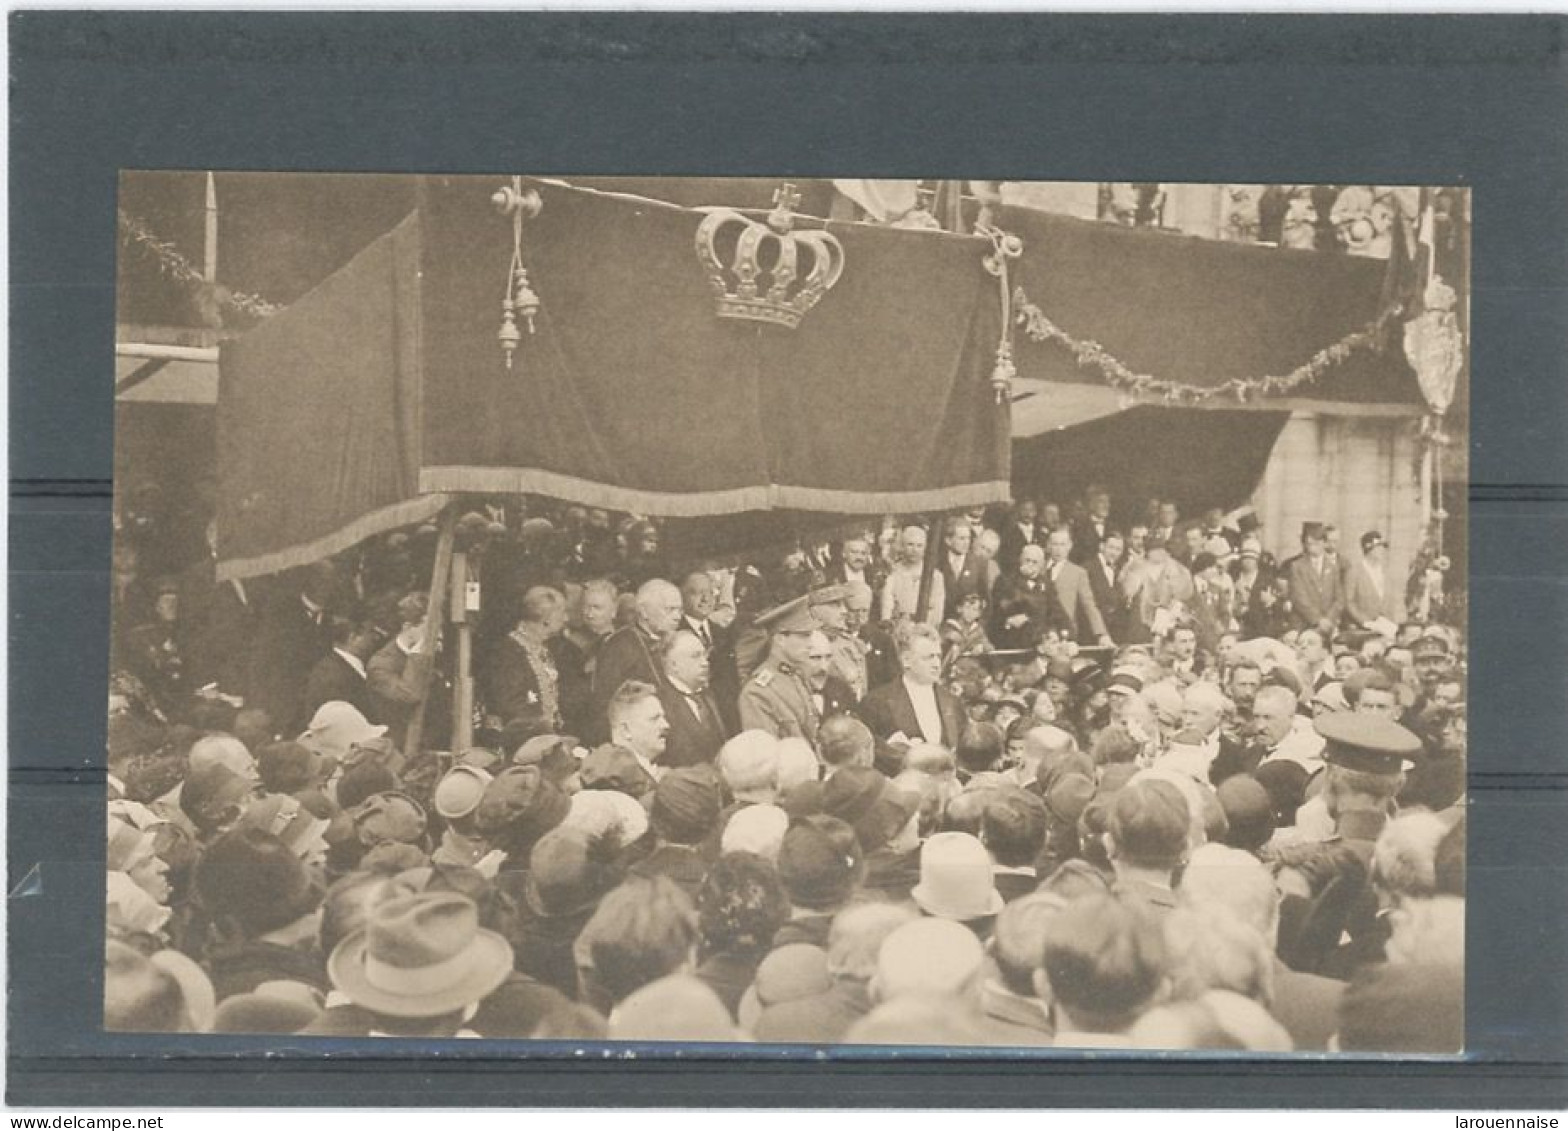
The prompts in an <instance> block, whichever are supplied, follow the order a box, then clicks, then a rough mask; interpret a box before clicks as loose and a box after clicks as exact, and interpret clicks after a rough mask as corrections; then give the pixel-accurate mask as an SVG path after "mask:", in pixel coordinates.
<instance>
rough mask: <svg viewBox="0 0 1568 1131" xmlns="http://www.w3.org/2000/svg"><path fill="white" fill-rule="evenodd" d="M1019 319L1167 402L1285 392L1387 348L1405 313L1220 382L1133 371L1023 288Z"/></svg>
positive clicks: (1114, 380)
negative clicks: (1277, 366) (1269, 372)
mask: <svg viewBox="0 0 1568 1131" xmlns="http://www.w3.org/2000/svg"><path fill="white" fill-rule="evenodd" d="M1013 306H1014V308H1015V310H1016V311H1017V313H1016V315H1015V317H1016V318H1017V320H1018V324H1019V325H1020V326H1021V327H1023V330H1024V333H1026V334H1028V335H1029V337H1030V339H1031V340H1032V341H1036V342H1053V343H1055V344H1057V345H1059V346H1062V347H1064V348H1065V349H1067V350H1068V351H1069V352H1070V353H1071V354H1072V355H1073V357H1074V359H1075V360H1076V361H1077V362H1078V364H1079V365H1081V366H1083V367H1084V368H1086V369H1096V370H1099V372H1100V373H1101V374H1103V375H1104V376H1105V379H1106V380H1107V381H1108V382H1109V383H1110V384H1112V385H1114V386H1115V387H1116V388H1117V389H1120V390H1122V391H1123V392H1125V393H1128V394H1129V395H1132V396H1136V397H1139V398H1141V399H1161V400H1164V401H1165V402H1166V403H1169V404H1190V405H1195V404H1203V403H1205V402H1208V401H1213V400H1216V399H1218V398H1220V397H1226V396H1229V397H1234V398H1235V399H1236V400H1237V401H1247V400H1250V399H1255V398H1259V397H1274V396H1283V395H1284V394H1286V393H1289V392H1292V391H1293V390H1295V389H1296V388H1298V387H1299V386H1301V385H1305V384H1309V383H1310V382H1312V381H1315V380H1317V379H1318V378H1319V377H1321V376H1322V375H1323V374H1325V373H1327V372H1328V371H1329V370H1331V369H1333V368H1335V367H1336V366H1338V365H1341V364H1343V363H1344V361H1345V360H1346V359H1347V358H1349V357H1351V356H1352V355H1353V354H1355V353H1358V352H1361V351H1377V350H1380V349H1382V348H1384V345H1385V343H1386V341H1387V332H1388V327H1389V325H1390V324H1391V323H1393V322H1394V321H1395V320H1396V319H1397V318H1398V317H1399V316H1400V314H1401V313H1402V309H1403V308H1402V307H1400V306H1399V305H1397V304H1396V305H1394V306H1390V307H1388V308H1387V309H1385V310H1384V311H1383V313H1382V314H1380V315H1378V316H1377V317H1376V318H1375V319H1373V320H1372V321H1371V322H1369V323H1367V324H1366V325H1365V326H1364V327H1362V328H1361V329H1360V330H1356V331H1354V332H1352V333H1349V334H1346V335H1345V336H1344V337H1343V338H1341V339H1339V341H1337V342H1335V343H1334V344H1333V345H1330V346H1326V347H1324V348H1323V349H1321V350H1319V351H1318V352H1317V353H1315V354H1313V355H1312V357H1311V358H1310V359H1309V360H1308V361H1306V362H1305V363H1304V364H1302V365H1300V366H1298V367H1296V368H1295V369H1293V370H1291V371H1290V372H1289V373H1286V374H1283V375H1281V376H1277V377H1274V376H1267V377H1247V378H1242V377H1233V378H1231V379H1230V380H1228V381H1224V382H1222V383H1220V384H1218V385H1208V386H1199V385H1187V384H1183V383H1182V382H1180V381H1171V380H1167V379H1165V378H1162V377H1155V376H1152V375H1150V374H1147V373H1134V372H1133V371H1132V370H1131V369H1129V368H1127V366H1125V365H1123V364H1122V363H1121V362H1120V361H1118V360H1117V359H1116V358H1115V357H1113V356H1111V354H1109V353H1107V352H1106V350H1105V348H1104V347H1103V346H1101V345H1100V343H1099V342H1092V341H1083V340H1080V339H1078V338H1075V337H1073V336H1072V335H1071V334H1069V333H1068V332H1067V331H1066V330H1063V329H1062V328H1061V327H1060V326H1058V325H1057V324H1056V323H1055V322H1052V321H1051V320H1050V318H1048V317H1046V314H1045V312H1044V311H1042V310H1041V309H1040V308H1039V307H1038V306H1036V305H1035V304H1034V303H1032V302H1030V301H1029V296H1028V295H1026V294H1025V293H1024V290H1023V288H1022V287H1019V288H1017V289H1016V290H1014V292H1013Z"/></svg>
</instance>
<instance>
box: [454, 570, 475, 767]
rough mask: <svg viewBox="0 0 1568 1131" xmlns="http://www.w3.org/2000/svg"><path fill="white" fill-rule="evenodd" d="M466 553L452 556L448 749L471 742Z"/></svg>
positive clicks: (471, 681)
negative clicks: (453, 639) (453, 643)
mask: <svg viewBox="0 0 1568 1131" xmlns="http://www.w3.org/2000/svg"><path fill="white" fill-rule="evenodd" d="M468 581H469V560H468V555H467V554H465V553H462V552H461V551H460V552H458V553H454V554H453V555H452V584H451V594H452V597H451V601H452V630H453V632H455V633H456V634H457V650H456V651H457V667H456V671H455V672H454V673H453V678H452V749H453V751H454V752H461V751H463V750H467V749H468V748H469V747H470V746H472V745H473V744H474V670H473V624H472V623H471V622H470V621H469V619H468Z"/></svg>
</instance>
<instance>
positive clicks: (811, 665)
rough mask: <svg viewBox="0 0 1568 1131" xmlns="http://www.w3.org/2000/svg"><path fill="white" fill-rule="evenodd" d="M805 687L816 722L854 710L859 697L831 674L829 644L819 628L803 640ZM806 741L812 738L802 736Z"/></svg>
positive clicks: (831, 661)
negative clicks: (813, 709) (808, 693)
mask: <svg viewBox="0 0 1568 1131" xmlns="http://www.w3.org/2000/svg"><path fill="white" fill-rule="evenodd" d="M806 686H807V687H809V688H810V689H811V705H812V706H813V707H815V708H816V709H817V719H818V720H819V721H820V720H822V719H827V718H831V717H832V716H834V715H843V714H847V713H848V712H850V711H853V710H854V709H855V704H857V703H858V702H860V696H858V695H856V694H855V693H854V691H853V690H851V689H850V686H849V684H848V683H846V682H844V680H843V679H841V678H840V677H839V676H837V675H835V674H834V672H833V645H832V643H831V642H830V641H829V640H828V634H827V633H826V632H824V631H822V630H821V629H818V630H817V631H816V632H813V633H812V634H811V636H810V637H809V638H808V639H807V641H806ZM806 737H807V738H808V739H809V738H812V737H813V736H812V735H807V736H806Z"/></svg>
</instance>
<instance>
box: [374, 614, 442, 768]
mask: <svg viewBox="0 0 1568 1131" xmlns="http://www.w3.org/2000/svg"><path fill="white" fill-rule="evenodd" d="M428 606H429V601H428V599H427V598H426V597H425V595H424V594H423V593H410V594H409V595H408V596H406V597H404V598H403V599H402V600H401V601H399V602H398V603H397V612H398V619H399V621H400V622H401V627H400V628H399V630H398V633H397V635H396V636H394V637H393V638H392V639H391V640H388V641H387V642H386V643H385V644H383V645H382V646H381V648H380V649H379V650H378V651H377V652H376V653H375V655H373V656H371V657H370V663H369V664H367V665H366V681H367V682H368V683H369V685H370V697H371V706H372V707H373V708H374V711H373V712H372V711H367V712H365V717H366V718H367V719H369V720H370V721H371V722H373V723H385V724H386V727H387V733H388V734H389V735H391V736H392V741H394V742H395V743H397V744H398V745H399V746H402V745H403V736H404V734H405V733H406V732H407V730H408V723H409V720H410V719H411V718H413V715H414V709H415V708H416V707H417V706H418V705H419V701H420V699H421V697H422V695H423V694H425V689H426V688H427V687H428V688H429V689H430V690H429V694H431V695H432V696H436V697H438V698H439V699H440V700H442V701H445V699H446V690H445V688H444V687H438V686H437V684H438V683H439V682H440V681H438V680H437V679H436V677H435V675H434V673H433V672H431V671H430V669H431V667H432V665H433V664H434V663H435V657H434V656H432V655H431V654H430V653H428V652H422V651H420V647H421V645H422V644H423V642H424V639H425V620H426V616H427V613H428ZM439 706H440V704H439V703H436V702H432V703H431V705H430V706H429V707H427V708H426V709H425V726H426V727H427V730H426V734H427V735H428V736H429V737H431V738H432V739H434V737H435V735H434V734H432V733H431V732H430V730H429V729H428V728H430V727H431V726H432V725H439V723H440V721H441V720H442V719H443V718H445V717H447V716H448V715H449V714H450V712H448V711H443V710H440V709H439Z"/></svg>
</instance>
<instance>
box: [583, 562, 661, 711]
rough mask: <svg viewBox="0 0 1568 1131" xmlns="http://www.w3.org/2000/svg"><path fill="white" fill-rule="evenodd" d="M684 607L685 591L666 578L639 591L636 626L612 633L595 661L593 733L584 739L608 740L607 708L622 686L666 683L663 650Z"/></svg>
mask: <svg viewBox="0 0 1568 1131" xmlns="http://www.w3.org/2000/svg"><path fill="white" fill-rule="evenodd" d="M683 607H684V606H683V605H682V603H681V591H680V590H679V589H677V588H675V586H673V585H671V584H670V583H669V582H668V581H665V580H663V579H662V578H657V577H656V578H654V579H653V580H651V581H645V582H644V583H643V584H642V586H641V588H639V589H638V590H637V604H636V613H635V615H634V619H633V621H632V623H631V624H629V625H627V626H626V627H624V628H619V629H616V630H615V631H614V632H612V633H611V634H610V636H609V638H608V639H607V640H605V642H604V644H603V645H602V646H601V647H600V648H599V654H598V656H597V657H595V659H594V672H593V699H592V707H591V710H590V712H589V718H588V724H589V726H588V728H587V729H588V730H589V732H590V733H589V734H587V735H585V736H584V737H585V738H587V739H588V740H589V741H591V742H602V741H604V737H605V734H606V733H607V726H608V723H607V720H606V716H605V709H606V708H607V707H608V706H609V702H610V697H611V696H612V695H614V694H615V692H616V690H617V689H618V688H619V687H620V686H621V684H623V683H625V682H626V681H627V680H629V679H635V680H640V681H642V682H643V683H651V684H652V685H653V686H654V687H658V686H659V684H660V683H662V682H663V681H664V672H663V668H662V666H661V665H660V663H659V650H660V648H662V647H663V646H664V640H665V637H667V636H668V635H669V634H670V633H671V632H673V631H674V630H675V627H676V625H677V624H679V622H680V617H681V611H682V609H683Z"/></svg>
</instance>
